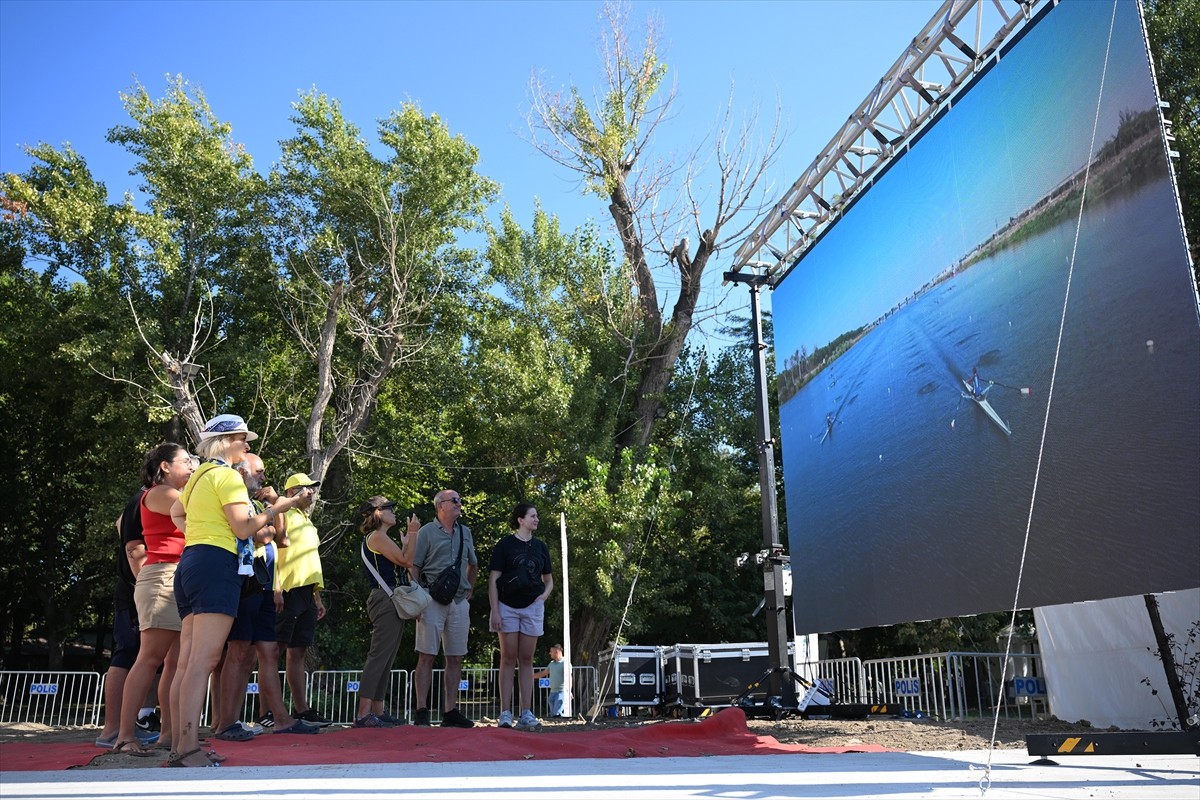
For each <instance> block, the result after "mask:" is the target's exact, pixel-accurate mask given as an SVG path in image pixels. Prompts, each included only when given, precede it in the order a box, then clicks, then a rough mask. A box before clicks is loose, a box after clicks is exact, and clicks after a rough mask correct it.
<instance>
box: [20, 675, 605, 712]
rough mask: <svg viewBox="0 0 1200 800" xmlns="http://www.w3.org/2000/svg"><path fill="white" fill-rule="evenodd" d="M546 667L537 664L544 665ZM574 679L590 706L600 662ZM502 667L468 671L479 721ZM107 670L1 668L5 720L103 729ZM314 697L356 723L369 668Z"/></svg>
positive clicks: (400, 704) (327, 683) (313, 683)
mask: <svg viewBox="0 0 1200 800" xmlns="http://www.w3.org/2000/svg"><path fill="white" fill-rule="evenodd" d="M543 666H544V665H535V669H541V668H542V667H543ZM571 672H572V676H573V677H574V682H575V687H574V697H575V710H576V712H578V710H579V709H581V708H585V707H587V705H590V704H591V703H592V702H594V700H595V696H596V670H595V668H594V667H574V668H572V671H571ZM498 673H499V670H496V669H464V670H463V672H462V680H461V681H460V684H459V695H458V696H459V701H458V704H459V706H460V707H461V708H462V711H463V713H464V714H466V715H467V716H469V717H471V718H472V719H475V720H483V719H491V720H494V719H496V718H497V717H499V715H500V699H499V691H498ZM105 677H106V676H105V675H102V674H100V673H97V672H45V671H42V672H39V671H0V724H5V723H37V724H41V725H49V726H55V727H99V726H100V725H101V723H102V722H103V720H104V713H105V709H104V683H105ZM306 677H307V681H306V685H307V687H308V701H309V704H310V705H311V706H312V707H313V709H314V710H316V712H317V713H318V714H321V715H322V716H324V717H327V718H328V719H331V720H333V721H334V722H335V723H340V724H350V723H353V722H354V718H355V715H356V713H357V711H358V691H359V680H360V679H361V677H362V670H317V671H314V672H310V673H306ZM279 682H280V686H281V688H282V690H283V702H284V705H285V706H286V707H287V708H288V710H289V711H290V710H291V708H292V703H291V691H290V690H289V688H288V685H287V679H286V675H285V673H284V671H283V670H280V672H279ZM444 685H445V670H441V669H435V670H434V671H433V680H432V686H431V689H430V701H431V702H430V712H431V717H432V720H433V723H434V724H437V723H439V722H440V721H441V717H442V697H443V694H442V687H443V686H444ZM413 692H414V689H413V684H412V675H411V673H409V671H408V670H402V669H396V670H392V672H391V680H390V683H389V687H388V697H387V705H388V709H389V712H390V713H391V714H393V715H394V716H398V717H406V718H409V719H411V717H412V709H413ZM549 694H550V681H549V679H548V678H542V679H541V680H540V681H535V682H534V690H533V713H534V714H535V715H537V716H538V717H539V718H545V717H547V716H549V705H548V698H549ZM258 695H259V691H258V672H257V670H256V671H254V672H252V673H251V675H250V682H249V684H248V685H247V687H246V695H245V698H244V700H243V702H242V706H241V708H242V712H241V713H242V716H241V719H243V720H245V721H250V720H257V719H259V718H260V717H261V716H262V715H263V714H264V713H265V712H266V710H267V709H266V708H265V707H264V706H263V705H262V701H261V699H260V698H259V696H258ZM517 696H518V695H517V685H516V672H515V670H514V672H513V698H514V701H515V700H516V698H517ZM212 716H213V714H212V687H211V686H210V687H209V692H208V695H207V696H206V697H205V701H204V710H203V713H202V715H201V719H200V724H201V725H208V724H209V723H210V722H211V720H212Z"/></svg>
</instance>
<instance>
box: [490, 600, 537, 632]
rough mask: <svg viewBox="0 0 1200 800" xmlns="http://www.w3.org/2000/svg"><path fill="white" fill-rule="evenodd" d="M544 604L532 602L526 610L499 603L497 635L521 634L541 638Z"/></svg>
mask: <svg viewBox="0 0 1200 800" xmlns="http://www.w3.org/2000/svg"><path fill="white" fill-rule="evenodd" d="M545 616H546V603H545V601H543V600H534V601H533V603H531V604H530V605H529V606H527V607H526V608H513V607H512V606H506V605H504V603H503V602H501V603H500V630H499V633H523V634H525V635H526V636H541V635H542V624H543V622H542V621H543V619H544V618H545Z"/></svg>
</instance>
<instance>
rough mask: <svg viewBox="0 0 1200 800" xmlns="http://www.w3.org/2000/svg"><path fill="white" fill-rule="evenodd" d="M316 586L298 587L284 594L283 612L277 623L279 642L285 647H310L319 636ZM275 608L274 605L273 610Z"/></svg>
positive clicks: (276, 632) (276, 629) (276, 631)
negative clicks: (315, 597)
mask: <svg viewBox="0 0 1200 800" xmlns="http://www.w3.org/2000/svg"><path fill="white" fill-rule="evenodd" d="M315 588H316V586H315V585H313V584H311V583H310V584H309V585H308V586H298V587H296V588H295V589H289V590H288V591H286V592H284V593H283V612H282V613H281V614H280V615H279V619H278V620H277V621H276V623H275V634H276V637H277V641H278V642H279V644H280V645H281V646H283V647H309V646H311V645H312V643H313V641H314V640H315V639H316V634H317V603H316V601H315V600H313V590H314V589H315ZM274 607H275V606H274V605H272V606H271V608H274Z"/></svg>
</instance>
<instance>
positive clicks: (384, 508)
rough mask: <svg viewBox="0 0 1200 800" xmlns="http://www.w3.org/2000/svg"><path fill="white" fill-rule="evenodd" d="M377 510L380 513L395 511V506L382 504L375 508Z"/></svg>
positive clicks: (393, 504)
mask: <svg viewBox="0 0 1200 800" xmlns="http://www.w3.org/2000/svg"><path fill="white" fill-rule="evenodd" d="M377 508H378V509H379V510H380V511H395V510H396V504H395V503H384V504H383V505H381V506H377Z"/></svg>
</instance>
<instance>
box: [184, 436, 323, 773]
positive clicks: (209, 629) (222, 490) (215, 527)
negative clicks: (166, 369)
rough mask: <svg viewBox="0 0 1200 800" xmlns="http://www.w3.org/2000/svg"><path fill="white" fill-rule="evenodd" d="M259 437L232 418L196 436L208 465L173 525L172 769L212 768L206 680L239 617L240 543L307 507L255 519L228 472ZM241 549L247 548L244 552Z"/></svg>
mask: <svg viewBox="0 0 1200 800" xmlns="http://www.w3.org/2000/svg"><path fill="white" fill-rule="evenodd" d="M257 438H258V434H257V433H254V432H253V431H251V430H250V429H249V428H247V427H246V422H245V421H244V420H243V419H242V418H241V417H239V416H237V415H236V414H221V415H219V416H216V417H213V418H212V419H211V420H209V421H208V423H207V424H206V425H205V426H204V430H203V431H201V433H200V444H199V445H197V447H196V453H197V454H198V455H200V456H202V457H203V458H205V459H206V460H207V463H205V464H202V465H201V466H200V468H199V469H197V470H196V471H195V472H194V473H193V474H192V477H191V478H190V479H189V480H188V483H187V485H186V486H185V487H184V488H183V492H182V494H181V495H180V497H179V500H177V501H176V502H175V505H174V506H172V508H171V518H172V519H173V520H174V521H175V524H176V526H178V528H179V530H181V531H183V533H184V536H185V537H186V538H185V541H186V547H184V549H183V555H182V556H180V558H179V567H178V568H177V569H176V572H175V602H176V603H177V604H178V606H179V616H180V617H181V618H182V620H183V631H182V634H181V636H180V645H179V669H178V673H177V675H176V678H175V681H174V682H173V683H172V685H171V702H172V704H173V707H174V708H176V709H178V714H177V715H176V720H177V724H176V727H177V730H175V731H173V733H172V737H171V741H172V743H173V744H174V751H173V752H172V754H171V757H170V758H168V759H167V766H170V767H209V766H213V765H214V763H215V761H214V759H213V758H212V757H210V755H209V754H208V753H206V752H204V751H203V750H201V749H200V730H199V729H200V714H201V712H202V711H203V708H204V694H205V691H206V690H207V688H208V679H209V676H210V675H212V671H213V669H214V668H215V667H216V666H217V663H218V662H219V661H220V658H221V650H222V648H223V647H224V645H225V639H226V638H227V637H228V635H229V628H230V626H231V625H233V619H234V617H236V616H237V610H238V601H239V599H240V597H241V587H242V579H243V573H244V572H246V569H249V570H250V572H249V574H251V575H252V574H253V571H252V570H253V567H252V566H250V565H249V564H247V565H246V568H244V569H239V567H240V560H239V557H238V552H239V543H241V542H246V541H248V540H249V539H250V538H251V537H252V536H253V535H254V534H255V533H256V532H257V531H259V530H260V529H262V528H264V527H265V526H267V525H270V524H272V523H273V522H274V519H275V514H276V513H279V512H283V511H287V510H288V509H290V508H305V507H307V505H309V504H311V502H312V492H311V491H309V492H307V493H305V492H302V493H300V494H298V495H296V496H295V497H289V498H287V499H284V500H280V501H279V502H278V503H276V504H275V505H274V506H272V507H270V508H267V510H266V511H264V512H262V513H259V514H253V513H251V512H252V511H253V507H252V506H251V505H250V496H249V494H248V493H247V491H246V484H245V483H244V482H243V481H242V477H241V475H239V474H238V473H237V471H236V470H234V469H232V468H231V467H230V466H229V465H230V464H233V463H235V462H237V461H239V460H240V459H242V458H243V457H244V456H245V455H246V453H248V452H250V444H249V443H250V442H252V441H254V440H255V439H257ZM242 546H243V547H244V545H242Z"/></svg>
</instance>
